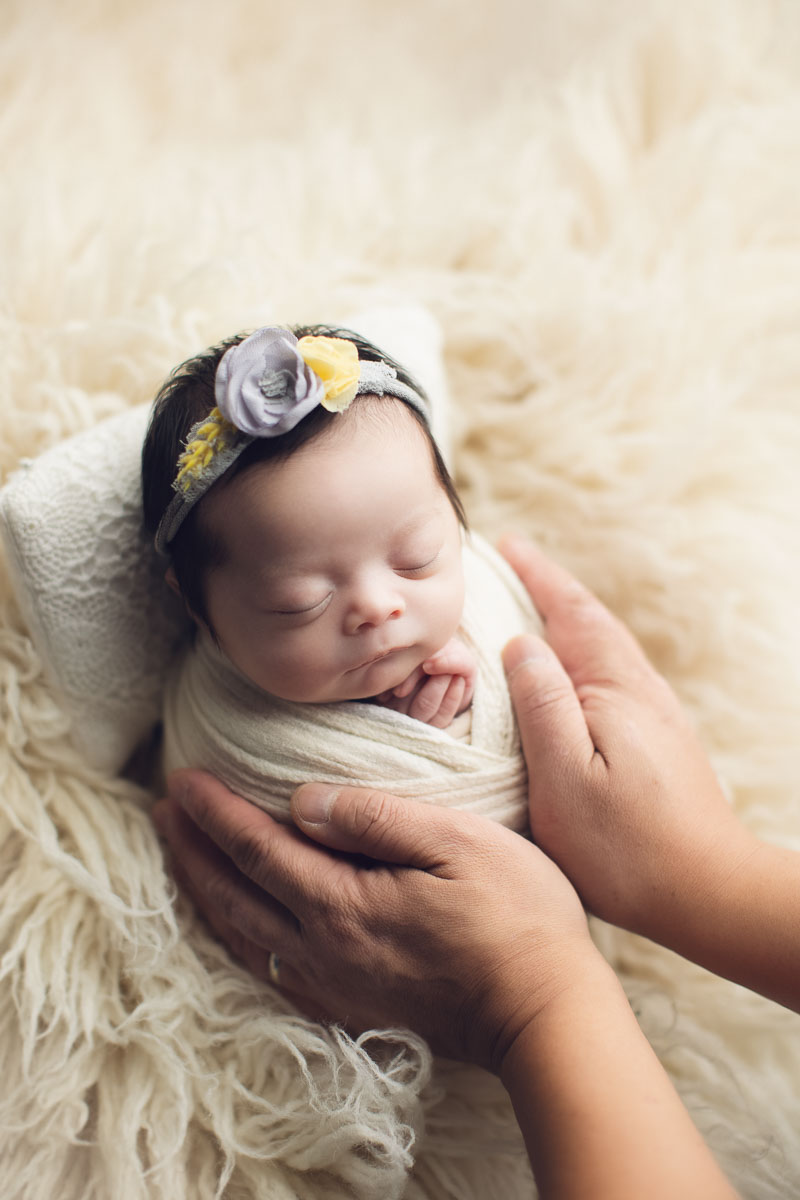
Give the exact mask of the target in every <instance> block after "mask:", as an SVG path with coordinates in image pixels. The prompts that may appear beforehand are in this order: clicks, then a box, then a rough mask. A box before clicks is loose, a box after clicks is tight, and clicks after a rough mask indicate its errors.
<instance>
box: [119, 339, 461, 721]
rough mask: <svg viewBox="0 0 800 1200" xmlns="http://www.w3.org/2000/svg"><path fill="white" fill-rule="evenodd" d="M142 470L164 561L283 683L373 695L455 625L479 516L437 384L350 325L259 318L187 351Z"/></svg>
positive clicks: (239, 645) (287, 692)
mask: <svg viewBox="0 0 800 1200" xmlns="http://www.w3.org/2000/svg"><path fill="white" fill-rule="evenodd" d="M295 335H297V337H299V338H300V339H306V340H301V341H300V342H297V341H296V338H295ZM331 338H333V339H336V340H335V341H331V340H330V339H331ZM298 347H299V349H298ZM303 356H305V357H303ZM220 364H221V365H220ZM309 364H313V366H312V365H309ZM323 379H324V382H323ZM354 391H356V393H357V394H356V395H355V398H354V399H352V394H353V392H354ZM337 393H340V394H339V395H337ZM341 393H343V395H342V394H341ZM380 393H383V394H380ZM351 399H352V402H350V401H351ZM326 405H332V406H339V408H340V409H341V411H335V410H334V411H331V409H330V408H329V407H326ZM219 409H222V412H223V413H224V415H225V417H226V418H228V417H231V418H232V419H233V421H232V422H229V421H228V420H223V418H222V417H221V416H219V415H217V414H218V412H219ZM298 413H299V415H298ZM265 429H266V432H265ZM187 443H188V449H187ZM179 459H180V460H181V461H180V463H179ZM176 480H177V484H176ZM142 483H143V496H144V511H145V522H146V524H147V527H148V528H149V529H150V530H151V532H152V533H154V534H155V535H156V543H157V545H158V546H159V548H160V549H162V550H163V551H165V552H166V553H168V555H169V558H170V566H169V570H168V579H169V580H170V582H171V583H172V585H173V587H175V588H176V590H178V591H179V592H180V594H181V596H182V597H183V599H184V601H185V603H186V606H187V608H188V610H189V612H190V613H191V615H192V617H193V618H194V620H195V621H196V622H197V624H198V625H199V626H201V627H204V628H206V629H208V631H209V632H210V634H211V635H212V637H214V639H215V640H216V642H217V643H218V645H219V647H220V648H221V649H222V650H223V651H224V652H225V653H226V654H227V656H228V657H229V658H230V659H231V661H232V662H233V663H234V664H235V665H236V666H237V667H238V668H239V669H240V670H241V671H242V672H243V673H244V674H245V675H246V676H248V678H250V679H251V680H253V682H255V683H256V684H258V685H259V686H260V687H262V688H263V689H264V690H265V691H268V692H271V693H272V694H273V695H276V696H280V697H282V698H283V699H286V700H301V701H306V702H329V701H334V700H356V699H363V698H366V697H368V696H374V695H377V694H379V693H380V692H383V691H385V690H388V689H389V688H392V687H395V686H397V685H398V684H399V683H400V682H402V680H403V679H405V678H406V677H407V676H408V675H410V674H411V672H412V671H413V670H414V669H415V668H416V667H417V666H419V665H420V664H421V663H422V662H424V661H425V659H426V658H429V657H430V656H431V655H432V654H434V653H435V652H436V651H437V650H439V649H441V647H442V646H443V645H444V644H445V643H446V642H447V641H448V640H449V639H450V638H451V637H452V635H453V634H454V633H455V630H456V628H457V626H458V623H459V621H460V618H461V612H462V607H463V596H464V583H463V575H462V564H461V531H462V528H463V526H464V524H465V522H464V515H463V510H462V508H461V504H460V502H459V500H458V496H457V494H456V492H455V489H454V486H453V483H452V480H451V479H450V476H449V474H448V471H447V468H446V466H445V464H444V462H443V461H442V458H441V455H440V453H439V451H438V448H437V447H436V444H435V442H434V440H433V437H432V435H431V432H430V427H429V424H428V419H427V398H426V397H425V393H424V392H423V391H422V389H421V388H420V387H419V385H418V384H416V383H415V381H414V380H413V379H412V378H411V377H410V376H409V375H408V374H407V373H406V372H405V371H404V370H403V369H402V367H400V366H399V364H397V363H395V362H394V361H393V360H391V359H389V358H388V357H387V356H386V355H383V354H381V352H380V351H379V350H377V348H376V347H374V346H372V345H371V344H370V343H369V342H366V341H364V340H363V339H361V338H359V337H357V336H356V335H355V334H353V333H350V332H349V331H345V330H332V329H329V328H327V327H325V328H321V327H318V326H317V327H314V328H311V329H307V328H301V329H296V330H295V331H294V335H293V334H290V333H288V331H286V330H274V329H270V330H264V331H258V333H257V334H254V335H251V337H250V338H248V339H243V338H241V337H238V338H233V339H231V340H230V341H228V342H225V343H223V344H222V345H221V346H217V347H214V348H213V349H211V350H209V351H207V352H206V353H205V354H202V355H199V356H198V357H197V358H194V359H191V360H190V361H189V362H187V363H185V364H184V365H183V366H182V367H180V368H179V369H178V371H177V372H176V373H175V374H174V375H173V376H172V377H171V378H170V379H169V380H168V381H167V383H166V384H165V385H164V387H163V388H162V389H161V391H160V393H159V395H158V397H157V398H156V403H155V407H154V410H153V415H152V418H151V422H150V427H149V429H148V433H147V438H146V440H145V445H144V449H143V455H142Z"/></svg>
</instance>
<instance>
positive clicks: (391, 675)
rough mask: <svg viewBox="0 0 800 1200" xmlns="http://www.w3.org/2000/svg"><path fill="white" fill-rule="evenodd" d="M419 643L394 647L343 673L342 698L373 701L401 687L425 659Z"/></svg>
mask: <svg viewBox="0 0 800 1200" xmlns="http://www.w3.org/2000/svg"><path fill="white" fill-rule="evenodd" d="M425 657H427V656H426V655H423V656H421V655H420V648H419V647H418V646H408V647H403V648H402V649H399V650H393V651H391V652H390V653H389V654H387V655H384V656H383V657H382V658H379V659H378V660H377V661H375V662H371V663H367V664H365V665H364V666H361V667H358V668H357V669H356V670H353V671H349V672H348V673H347V675H346V676H345V678H344V680H343V681H342V682H343V687H342V695H341V696H340V697H338V698H339V699H341V700H372V699H374V698H375V697H376V696H380V695H383V694H384V693H385V692H391V691H393V690H394V689H395V688H397V687H400V685H401V683H404V682H405V681H406V680H407V679H408V677H409V675H411V674H412V673H413V672H414V671H416V669H417V667H419V666H420V665H421V664H422V663H423V662H424V661H425Z"/></svg>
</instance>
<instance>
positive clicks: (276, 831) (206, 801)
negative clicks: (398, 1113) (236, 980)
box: [156, 771, 735, 1200]
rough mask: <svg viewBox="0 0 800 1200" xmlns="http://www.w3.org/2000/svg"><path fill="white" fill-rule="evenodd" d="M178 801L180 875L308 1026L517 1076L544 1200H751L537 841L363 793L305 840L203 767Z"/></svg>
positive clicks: (330, 809) (306, 806)
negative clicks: (372, 1030) (375, 1035)
mask: <svg viewBox="0 0 800 1200" xmlns="http://www.w3.org/2000/svg"><path fill="white" fill-rule="evenodd" d="M170 792H171V798H170V799H168V800H165V801H162V802H161V803H160V805H158V806H157V809H156V814H157V815H156V821H157V824H158V825H159V827H160V828H161V830H162V832H163V833H164V835H165V836H166V838H167V841H168V843H169V845H170V847H171V848H172V850H173V853H174V854H175V855H176V858H177V863H178V864H179V869H178V872H177V873H178V874H179V877H180V878H181V879H182V880H183V882H184V885H188V889H189V891H190V893H191V894H192V895H193V897H194V899H195V901H196V902H197V904H198V905H199V907H200V909H201V910H202V911H203V912H205V913H206V914H207V915H208V917H209V919H210V920H211V922H212V924H213V925H214V927H215V928H216V929H217V930H218V932H220V933H221V935H222V936H223V938H224V939H225V940H226V941H227V942H228V943H229V944H230V945H231V946H232V947H233V948H235V949H238V951H239V953H240V954H241V955H242V956H243V957H244V958H245V960H246V962H247V963H248V965H249V966H250V967H251V969H254V970H255V971H256V972H257V973H258V974H260V975H262V976H265V975H266V974H267V962H268V959H269V951H271V950H274V951H276V952H277V953H278V954H279V955H280V957H281V986H282V988H283V990H284V991H287V992H288V994H289V995H290V996H291V997H292V998H293V999H294V1000H295V1001H296V1002H297V1003H298V1006H299V1007H300V1008H301V1009H303V1010H304V1011H306V1012H307V1013H309V1015H312V1016H313V1015H315V1013H317V1014H318V1013H319V1012H320V1009H323V1010H324V1012H325V1015H327V1016H330V1015H333V1016H337V1017H339V1018H340V1019H341V1018H343V1017H344V1018H347V1020H348V1022H349V1023H350V1024H351V1025H353V1026H355V1027H356V1028H357V1027H360V1026H372V1025H383V1026H392V1025H398V1024H401V1025H406V1026H410V1027H411V1028H413V1029H415V1030H417V1031H418V1032H419V1033H421V1034H422V1035H423V1036H425V1037H427V1038H428V1040H429V1041H430V1042H431V1045H432V1046H433V1048H434V1049H435V1050H438V1051H439V1052H440V1053H444V1054H447V1055H449V1056H451V1057H457V1058H463V1059H467V1060H469V1061H472V1062H476V1063H479V1064H481V1065H483V1066H486V1067H489V1068H492V1069H495V1070H497V1071H498V1072H500V1073H501V1075H502V1079H503V1082H504V1083H505V1086H506V1087H507V1089H508V1091H509V1095H510V1096H511V1099H512V1102H513V1104H514V1109H515V1112H516V1114H517V1118H518V1120H519V1123H520V1128H521V1129H522V1132H523V1135H524V1137H525V1141H526V1145H527V1147H528V1152H529V1155H530V1159H531V1165H532V1167H533V1170H534V1174H535V1176H536V1179H537V1181H538V1183H539V1186H540V1191H541V1195H543V1196H544V1195H547V1196H550V1197H553V1198H554V1200H555V1197H559V1198H564V1200H566V1198H567V1197H575V1196H585V1195H589V1194H591V1195H592V1196H594V1197H596V1198H597V1200H622V1198H623V1197H631V1200H632V1198H633V1197H639V1196H642V1195H645V1194H646V1195H648V1196H649V1197H650V1198H651V1200H662V1198H663V1200H667V1198H668V1197H670V1198H671V1197H673V1196H676V1195H680V1196H684V1197H687V1200H688V1198H690V1197H691V1198H692V1200H694V1198H697V1200H700V1198H701V1197H702V1200H735V1198H734V1194H733V1192H732V1190H731V1189H730V1187H729V1186H728V1185H727V1184H726V1183H725V1181H724V1179H723V1178H722V1176H721V1175H720V1173H719V1170H718V1168H717V1166H716V1164H715V1163H714V1160H713V1158H712V1156H711V1155H710V1154H709V1152H708V1150H707V1149H706V1147H705V1146H704V1145H703V1143H702V1141H701V1139H700V1137H699V1135H698V1133H697V1130H696V1129H695V1128H694V1126H693V1124H692V1122H691V1120H690V1118H689V1116H688V1114H687V1112H686V1110H685V1109H684V1108H683V1106H682V1104H681V1102H680V1100H679V1098H678V1096H677V1094H676V1093H675V1091H674V1089H673V1088H672V1086H671V1084H670V1083H669V1080H668V1079H667V1076H666V1075H665V1073H664V1071H663V1070H662V1068H661V1066H660V1064H659V1063H658V1060H657V1059H656V1057H655V1055H654V1054H653V1052H652V1050H651V1048H650V1046H649V1045H648V1044H647V1042H646V1040H645V1038H644V1036H643V1035H642V1032H641V1030H640V1029H639V1026H638V1024H637V1022H636V1018H635V1017H634V1015H633V1013H632V1011H631V1008H630V1005H629V1004H628V1002H627V999H626V997H625V994H624V992H623V991H622V989H621V987H620V986H619V983H618V981H617V980H616V978H615V977H614V975H613V973H612V972H611V971H610V970H609V968H608V966H607V964H606V963H605V962H604V961H603V960H602V958H601V957H600V955H599V954H598V952H597V950H596V949H595V947H594V946H593V944H592V942H591V940H590V938H589V936H588V930H587V925H586V919H585V916H584V913H583V910H582V908H581V906H580V902H579V901H578V897H577V896H576V894H575V892H574V890H573V889H572V887H571V886H570V884H569V883H568V882H567V880H566V879H565V878H564V876H563V875H562V874H561V872H560V871H559V870H558V868H557V867H556V866H555V865H554V864H553V863H552V862H551V861H550V860H549V859H548V858H546V857H545V856H544V854H542V852H541V851H540V850H538V849H537V848H536V847H535V846H533V845H532V844H531V843H529V842H526V841H525V840H524V839H522V838H520V837H519V836H518V835H517V834H514V833H511V832H510V831H509V830H507V829H505V828H503V827H502V826H500V825H497V824H494V823H493V822H490V821H487V820H485V819H483V818H481V817H477V816H474V815H473V814H470V813H465V812H460V811H456V810H451V809H444V808H437V807H434V806H429V805H422V804H416V803H412V802H410V801H402V800H399V799H397V798H396V797H393V796H389V795H384V794H382V793H378V792H371V793H370V792H365V791H359V790H356V789H355V788H340V789H331V788H329V787H327V786H324V785H320V784H307V785H305V786H304V787H302V788H300V789H299V791H298V792H297V793H296V794H295V796H294V797H293V800H292V816H293V818H294V821H295V823H296V827H293V826H285V825H278V824H277V823H276V822H274V821H273V820H272V819H271V818H270V817H269V816H267V814H266V813H264V812H262V811H261V810H259V809H257V808H255V807H254V806H253V805H251V804H249V803H247V802H246V801H244V800H241V799H239V798H238V797H236V796H234V795H232V794H231V793H230V792H229V791H228V790H227V789H226V788H225V787H223V786H222V785H221V784H220V783H218V782H217V781H216V780H214V779H213V778H212V777H211V776H208V775H204V774H203V773H201V772H192V771H188V772H187V771H183V772H177V773H175V775H173V777H172V779H171V781H170ZM323 806H325V807H324V811H322V809H323ZM301 831H302V832H301ZM304 835H307V836H304ZM308 838H311V839H313V840H311V841H309V840H308ZM342 852H345V853H344V854H343V853H342ZM351 854H355V855H358V856H359V857H358V858H356V859H353V858H351V857H349V855H351ZM364 856H366V860H365V857H364Z"/></svg>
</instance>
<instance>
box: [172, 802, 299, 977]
mask: <svg viewBox="0 0 800 1200" xmlns="http://www.w3.org/2000/svg"><path fill="white" fill-rule="evenodd" d="M153 820H154V821H155V823H156V826H157V827H158V830H159V832H160V833H161V835H162V837H164V839H165V840H166V842H167V845H168V847H169V851H170V866H171V869H172V873H173V875H174V876H175V879H176V881H177V882H178V885H179V887H180V888H181V890H182V891H183V892H185V893H186V894H187V895H188V896H189V898H190V900H192V902H193V903H194V905H195V907H196V908H197V909H198V910H199V911H200V912H201V913H202V914H203V916H204V917H205V919H206V920H207V921H208V923H209V924H210V925H211V927H212V929H213V930H214V931H215V933H217V934H219V936H220V937H221V938H222V939H223V941H225V942H227V943H228V944H229V945H231V946H232V948H233V949H234V952H235V953H236V954H237V955H238V956H239V957H242V958H245V957H247V958H248V961H249V960H250V959H251V958H256V957H257V955H256V948H258V951H259V952H260V954H261V955H262V957H263V956H264V954H265V952H268V951H270V950H273V949H285V948H286V947H287V946H289V945H290V944H291V942H292V938H293V935H294V932H295V930H296V929H297V921H296V919H295V917H294V915H293V914H292V913H291V912H290V911H289V910H288V909H287V908H286V907H285V906H284V905H283V904H281V903H279V902H278V901H277V900H276V899H275V898H274V897H273V896H271V895H270V894H268V892H266V891H264V890H263V889H262V888H260V887H258V886H256V885H255V884H254V883H253V881H252V880H251V879H249V878H248V877H247V876H246V875H243V874H242V873H241V871H239V870H238V869H237V868H236V866H235V864H234V863H233V862H232V860H231V859H230V858H228V856H227V855H226V854H224V853H223V852H222V850H220V848H219V846H218V845H217V844H216V842H214V841H213V840H212V839H211V838H210V837H209V836H208V835H207V834H205V833H204V832H203V831H202V830H201V829H200V828H199V827H198V826H197V825H196V824H195V823H194V821H192V819H191V818H190V817H189V816H187V814H186V813H185V812H184V810H183V809H182V808H181V806H180V805H179V804H177V803H176V802H175V801H174V800H170V799H167V800H161V801H159V802H158V804H156V805H155V806H154V808H153ZM256 973H257V974H259V975H262V977H263V974H264V972H263V971H262V970H259V971H258V972H256Z"/></svg>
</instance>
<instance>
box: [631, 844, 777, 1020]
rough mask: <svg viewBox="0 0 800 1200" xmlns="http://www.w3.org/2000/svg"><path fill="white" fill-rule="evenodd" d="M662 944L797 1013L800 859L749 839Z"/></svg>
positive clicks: (663, 933)
mask: <svg viewBox="0 0 800 1200" xmlns="http://www.w3.org/2000/svg"><path fill="white" fill-rule="evenodd" d="M654 933H655V935H656V937H657V940H659V941H662V942H663V943H664V944H665V945H668V946H669V947H670V949H673V950H675V951H676V952H677V953H679V954H682V955H683V956H684V957H685V958H689V959H691V960H692V961H693V962H696V963H699V964H700V965H701V966H704V967H706V968H707V969H708V970H710V971H713V972H714V973H715V974H717V975H721V976H723V977H724V978H725V979H730V980H732V981H733V982H735V983H740V984H743V985H744V986H745V987H748V988H751V989H752V990H753V991H755V992H759V993H761V995H764V996H768V997H769V998H770V999H772V1000H776V1001H777V1002H778V1003H779V1004H784V1005H786V1007H787V1008H792V1009H794V1010H795V1011H797V1012H800V854H798V853H796V852H795V851H792V850H785V849H782V848H780V847H778V846H771V845H768V844H767V843H766V842H760V841H757V840H756V839H752V840H751V843H750V848H749V852H748V853H747V854H745V855H744V856H740V857H738V858H737V859H735V860H732V861H731V862H730V863H729V865H728V867H727V868H723V869H722V870H721V871H717V872H716V877H712V879H711V881H710V882H709V884H708V886H707V889H705V894H700V895H698V896H695V897H693V898H691V901H690V902H687V904H686V906H685V911H683V913H682V915H681V917H680V918H679V919H676V918H675V917H673V918H672V919H671V920H670V922H669V926H668V928H665V929H664V930H658V929H656V930H654Z"/></svg>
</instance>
